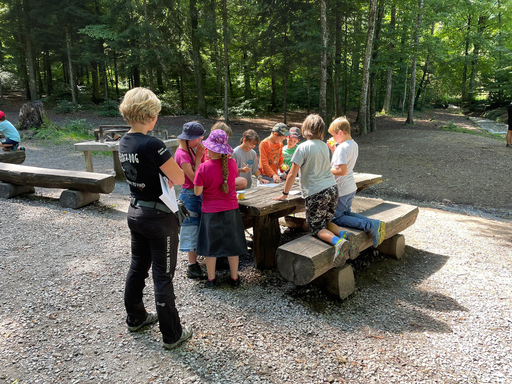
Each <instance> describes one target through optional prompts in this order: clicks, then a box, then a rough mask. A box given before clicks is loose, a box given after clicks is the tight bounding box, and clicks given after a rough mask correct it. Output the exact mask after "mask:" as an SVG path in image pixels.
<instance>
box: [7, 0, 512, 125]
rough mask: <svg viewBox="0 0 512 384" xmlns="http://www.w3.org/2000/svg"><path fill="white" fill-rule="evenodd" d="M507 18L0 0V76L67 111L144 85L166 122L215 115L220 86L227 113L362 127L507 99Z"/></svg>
mask: <svg viewBox="0 0 512 384" xmlns="http://www.w3.org/2000/svg"><path fill="white" fill-rule="evenodd" d="M224 9H225V11H226V13H223V12H224ZM511 13H512V12H511V0H496V1H485V0H457V1H454V0H444V1H440V0H419V1H418V0H402V1H397V0H378V1H377V0H366V1H361V0H355V1H351V2H348V1H344V0H319V1H310V0H280V1H276V0H175V1H163V0H152V1H147V0H116V1H106V0H66V1H64V0H55V1H43V0H0V52H1V55H0V79H1V80H2V82H1V84H2V85H3V88H4V91H5V89H6V88H7V89H20V90H23V91H24V92H25V94H26V95H27V99H32V100H35V99H41V98H43V99H44V98H52V97H53V98H57V99H59V100H64V99H67V100H69V101H72V102H74V103H83V102H86V101H87V102H93V103H100V102H102V101H105V100H109V99H113V100H118V99H119V98H120V97H121V96H122V94H123V93H124V92H125V91H126V90H127V89H129V88H131V87H136V86H144V87H148V88H151V89H152V90H154V91H155V92H156V93H158V94H159V96H160V97H161V99H162V100H163V106H164V112H167V113H199V114H202V115H218V116H221V115H223V113H224V105H225V104H224V102H225V93H226V90H227V94H228V99H229V102H228V103H227V105H228V106H229V114H230V115H232V116H233V115H240V114H245V115H247V114H251V113H256V112H271V111H276V112H277V111H279V112H284V116H285V119H286V112H287V111H289V110H297V109H300V110H308V111H318V112H319V113H321V114H322V116H323V117H324V119H325V120H326V123H327V124H328V123H329V122H330V120H332V118H333V117H335V115H343V114H345V113H346V112H347V110H348V109H353V108H357V107H358V108H359V115H361V114H362V113H364V116H363V118H361V119H360V118H358V121H360V122H361V121H362V122H363V123H362V124H364V127H362V130H363V131H364V132H366V128H368V131H371V130H373V129H375V127H372V117H373V116H374V115H375V111H381V110H383V111H384V112H389V111H390V110H392V109H397V110H401V111H403V112H405V111H406V110H407V111H409V114H411V113H412V111H413V109H414V107H416V108H418V107H422V106H424V105H430V104H434V105H435V104H447V103H449V102H457V103H465V104H472V103H474V104H482V105H502V104H505V103H508V102H509V101H510V100H511V99H512V80H511V76H512V66H511V64H510V63H512V39H511V37H512V20H511ZM226 53H227V56H226ZM411 76H413V77H412V78H411ZM225 86H226V87H225ZM411 87H412V89H411ZM408 121H409V117H408ZM411 122H412V116H411Z"/></svg>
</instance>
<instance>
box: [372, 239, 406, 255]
mask: <svg viewBox="0 0 512 384" xmlns="http://www.w3.org/2000/svg"><path fill="white" fill-rule="evenodd" d="M377 249H378V250H379V252H380V253H383V254H385V255H389V256H392V257H394V258H395V259H397V260H400V259H401V258H402V257H403V256H404V254H405V236H404V235H402V234H398V235H395V236H393V237H392V238H390V239H387V240H384V241H383V242H382V244H381V245H379V246H378V247H377Z"/></svg>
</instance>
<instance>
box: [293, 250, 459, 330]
mask: <svg viewBox="0 0 512 384" xmlns="http://www.w3.org/2000/svg"><path fill="white" fill-rule="evenodd" d="M447 260H448V256H444V255H439V254H434V253H429V252H424V251H422V250H419V249H416V248H412V247H407V248H406V255H405V256H404V258H403V259H401V260H394V259H390V258H387V257H386V256H384V255H373V253H372V252H365V253H362V254H361V255H360V256H359V257H358V258H357V259H356V260H353V261H352V265H353V267H354V274H355V281H356V292H355V293H354V294H352V295H351V296H349V297H348V298H347V299H345V300H343V301H341V300H339V299H337V298H335V297H332V296H329V295H327V294H325V293H324V292H323V291H322V290H321V289H320V288H319V287H316V286H314V285H311V284H310V285H307V286H303V287H295V288H293V289H292V290H290V291H289V292H288V293H289V295H290V296H291V297H292V298H293V301H294V302H295V303H296V304H298V305H302V306H304V307H307V308H309V310H311V311H312V312H314V313H316V314H318V315H319V316H321V317H324V318H323V321H325V322H326V323H328V324H330V325H332V326H333V327H335V328H339V329H340V330H344V331H347V330H357V329H359V328H361V327H370V328H372V329H375V330H380V331H385V332H394V333H402V332H404V331H409V332H424V331H429V332H438V333H444V332H451V328H450V327H449V326H448V325H447V324H446V323H445V322H443V321H441V320H439V319H438V317H441V315H440V313H441V312H449V311H466V310H467V309H466V308H465V307H463V306H461V305H460V304H459V303H457V301H455V300H454V299H452V298H451V297H449V296H447V295H444V294H441V293H438V292H430V291H428V290H424V289H422V288H419V287H418V286H419V285H420V284H422V282H423V281H425V280H426V279H428V278H429V277H430V276H432V275H433V274H435V273H436V272H437V271H438V270H439V269H441V268H442V267H443V266H444V265H445V263H446V262H447Z"/></svg>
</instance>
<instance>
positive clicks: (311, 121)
mask: <svg viewBox="0 0 512 384" xmlns="http://www.w3.org/2000/svg"><path fill="white" fill-rule="evenodd" d="M324 130H325V123H324V120H323V119H322V118H321V117H320V116H319V115H316V114H311V115H309V116H308V117H306V120H304V123H302V130H301V131H302V136H304V137H305V138H306V139H308V140H311V139H319V140H323V138H324Z"/></svg>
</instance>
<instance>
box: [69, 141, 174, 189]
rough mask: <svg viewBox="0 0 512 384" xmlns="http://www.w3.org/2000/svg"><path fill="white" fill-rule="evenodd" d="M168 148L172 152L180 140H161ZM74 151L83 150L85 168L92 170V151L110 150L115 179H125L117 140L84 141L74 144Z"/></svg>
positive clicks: (88, 170)
mask: <svg viewBox="0 0 512 384" xmlns="http://www.w3.org/2000/svg"><path fill="white" fill-rule="evenodd" d="M162 141H163V142H164V143H165V145H167V147H168V148H173V153H174V150H175V149H176V148H178V146H179V144H180V141H179V140H178V139H167V140H162ZM75 151H83V153H84V158H85V170H86V171H87V172H94V167H93V165H92V151H99V152H112V159H113V162H114V171H115V172H116V180H126V178H125V176H124V173H123V168H122V167H121V162H120V161H119V141H104V142H100V141H94V140H91V141H85V142H83V143H76V144H75Z"/></svg>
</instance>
